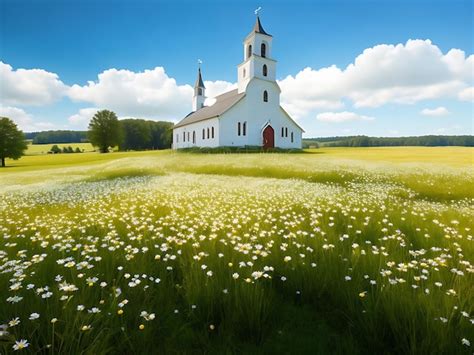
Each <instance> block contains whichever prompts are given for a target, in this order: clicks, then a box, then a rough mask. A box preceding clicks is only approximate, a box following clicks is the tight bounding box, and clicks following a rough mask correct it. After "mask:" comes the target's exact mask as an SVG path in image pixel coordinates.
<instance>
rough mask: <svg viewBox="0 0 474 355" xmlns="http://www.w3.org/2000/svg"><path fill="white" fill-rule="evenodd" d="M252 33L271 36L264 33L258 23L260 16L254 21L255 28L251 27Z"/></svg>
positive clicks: (260, 24)
mask: <svg viewBox="0 0 474 355" xmlns="http://www.w3.org/2000/svg"><path fill="white" fill-rule="evenodd" d="M252 32H254V33H261V34H262V35H267V36H271V34H269V33H267V32H265V30H264V29H263V26H262V23H261V22H260V16H258V15H257V19H256V20H255V26H253V30H252Z"/></svg>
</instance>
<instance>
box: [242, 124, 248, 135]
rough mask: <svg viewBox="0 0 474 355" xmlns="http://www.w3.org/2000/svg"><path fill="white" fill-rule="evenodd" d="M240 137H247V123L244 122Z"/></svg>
mask: <svg viewBox="0 0 474 355" xmlns="http://www.w3.org/2000/svg"><path fill="white" fill-rule="evenodd" d="M242 135H243V136H246V135H247V122H244V124H243V125H242Z"/></svg>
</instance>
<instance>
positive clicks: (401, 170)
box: [0, 147, 474, 354]
mask: <svg viewBox="0 0 474 355" xmlns="http://www.w3.org/2000/svg"><path fill="white" fill-rule="evenodd" d="M472 152H473V150H472V148H406V147H403V148H370V149H367V148H325V149H317V150H314V151H306V152H305V153H302V154H286V153H278V154H273V153H255V154H215V152H213V154H203V153H194V152H186V153H185V152H178V153H176V152H171V151H162V152H117V153H111V154H96V153H83V154H70V155H61V156H59V155H56V156H51V155H45V156H40V155H38V156H26V157H24V158H22V159H20V160H19V161H14V162H11V161H8V162H7V163H8V164H9V165H10V167H8V168H5V169H2V170H0V186H1V188H0V240H1V243H0V287H1V289H2V290H4V292H3V293H2V297H1V298H0V324H3V323H8V322H9V321H10V320H11V319H14V318H15V317H18V318H19V319H20V321H21V322H20V324H18V325H16V326H11V327H8V329H7V331H8V333H9V334H7V335H4V336H3V337H0V349H2V347H3V351H2V350H0V351H2V352H10V351H11V350H12V346H13V344H14V341H15V340H19V339H27V340H28V341H29V343H30V346H29V348H28V350H31V351H32V352H39V353H49V352H57V353H68V354H80V353H94V354H105V353H117V351H120V352H123V353H137V354H139V353H145V352H147V351H149V349H154V350H153V351H154V352H157V353H216V354H217V353H219V354H220V353H245V354H268V353H272V354H273V353H275V354H277V353H283V354H285V353H301V354H305V353H307V354H315V353H317V354H326V353H339V354H348V353H350V354H366V353H377V354H385V353H387V354H388V353H395V354H428V353H446V354H454V353H456V354H457V353H460V354H462V353H467V354H468V353H472V345H471V347H468V346H466V345H464V344H463V339H465V340H468V341H470V342H471V343H472V342H473V341H474V302H473V298H472V294H473V293H474V286H473V285H474V280H473V272H474V265H473V257H474V248H473V237H472V231H473V228H474V225H473V222H472V220H473V218H472V217H473V212H474V208H473V205H472V198H473V193H472V191H471V190H472V182H473V170H472ZM68 263H69V264H68ZM236 274H238V277H234V275H236ZM58 275H59V276H58ZM57 277H59V278H57ZM346 277H350V280H346ZM158 279H159V282H157V280H158ZM137 280H139V282H138V281H137ZM64 282H67V285H74V287H72V286H71V287H72V288H71V289H70V290H67V288H66V289H65V288H64V287H65V286H67V285H66V284H64ZM30 284H31V285H34V286H32V287H30V286H28V285H30ZM45 287H48V289H47V290H46V289H45ZM61 288H62V289H61ZM76 288H77V289H76ZM118 290H120V291H118ZM47 292H52V294H51V296H50V297H45V298H43V295H45V294H47ZM14 296H18V297H22V299H20V300H18V302H14V301H15V299H10V301H7V299H8V298H10V297H14ZM63 296H64V299H62V297H63ZM80 305H83V306H84V310H80V309H81V307H79V310H78V306H80ZM93 307H97V308H98V309H100V313H90V312H88V310H92V309H93ZM120 310H122V311H123V314H119V311H120ZM143 311H146V312H148V313H154V314H155V318H154V319H149V320H146V319H145V318H144V317H143V316H142V315H141V313H142V312H143ZM33 312H36V313H39V314H40V317H39V319H37V320H29V317H30V315H31V314H32V313H33ZM53 318H57V319H58V321H57V322H56V323H54V325H53V324H52V323H51V319H53ZM141 324H143V325H144V329H143V330H140V329H139V326H140V325H141ZM83 326H91V329H90V330H81V329H82V327H83ZM465 340H464V342H465Z"/></svg>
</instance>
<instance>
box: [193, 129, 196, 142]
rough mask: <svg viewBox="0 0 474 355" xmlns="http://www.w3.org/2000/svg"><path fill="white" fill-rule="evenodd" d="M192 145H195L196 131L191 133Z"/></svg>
mask: <svg viewBox="0 0 474 355" xmlns="http://www.w3.org/2000/svg"><path fill="white" fill-rule="evenodd" d="M193 144H196V131H193Z"/></svg>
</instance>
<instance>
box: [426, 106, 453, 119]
mask: <svg viewBox="0 0 474 355" xmlns="http://www.w3.org/2000/svg"><path fill="white" fill-rule="evenodd" d="M420 113H421V114H422V115H423V116H433V117H439V116H446V115H449V114H450V113H451V112H449V111H448V109H447V108H446V107H443V106H440V107H436V108H433V109H430V108H425V109H423V110H421V112H420Z"/></svg>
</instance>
